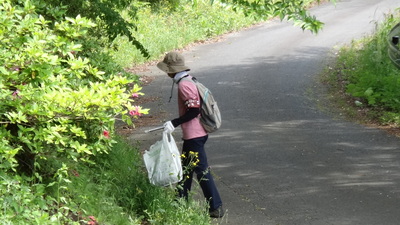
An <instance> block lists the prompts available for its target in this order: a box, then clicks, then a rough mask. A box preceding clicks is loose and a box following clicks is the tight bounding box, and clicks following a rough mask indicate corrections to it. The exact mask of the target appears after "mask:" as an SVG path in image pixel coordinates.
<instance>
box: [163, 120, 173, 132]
mask: <svg viewBox="0 0 400 225" xmlns="http://www.w3.org/2000/svg"><path fill="white" fill-rule="evenodd" d="M174 130H175V127H174V125H172V123H171V121H168V122H166V123H164V131H165V132H167V133H168V134H170V133H172V132H174Z"/></svg>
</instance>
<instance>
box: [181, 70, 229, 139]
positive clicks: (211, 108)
mask: <svg viewBox="0 0 400 225" xmlns="http://www.w3.org/2000/svg"><path fill="white" fill-rule="evenodd" d="M187 80H190V81H192V82H193V83H195V84H196V87H197V90H198V91H199V94H200V97H201V108H200V115H201V117H200V123H201V125H202V126H203V127H204V129H205V130H206V131H207V133H212V132H214V131H216V130H218V129H219V128H220V127H221V113H220V112H219V108H218V105H217V101H215V99H214V96H213V95H212V93H211V91H210V90H209V89H208V88H206V87H205V86H204V85H203V84H202V83H200V82H199V81H197V79H196V78H195V77H193V78H192V79H190V78H187Z"/></svg>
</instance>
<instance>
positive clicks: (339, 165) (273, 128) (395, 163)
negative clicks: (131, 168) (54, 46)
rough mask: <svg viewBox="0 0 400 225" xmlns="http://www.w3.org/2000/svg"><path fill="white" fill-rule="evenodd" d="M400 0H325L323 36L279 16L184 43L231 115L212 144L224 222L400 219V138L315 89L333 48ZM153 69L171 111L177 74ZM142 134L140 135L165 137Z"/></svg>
mask: <svg viewBox="0 0 400 225" xmlns="http://www.w3.org/2000/svg"><path fill="white" fill-rule="evenodd" d="M398 7H400V1H399V0H343V1H338V3H337V5H336V6H334V5H333V4H330V3H326V4H322V5H320V6H318V7H316V8H314V9H313V10H312V11H311V13H312V14H314V15H316V16H317V17H318V18H319V19H320V20H322V21H323V22H324V23H325V27H324V29H323V30H322V31H321V32H320V33H319V34H318V35H313V34H310V32H308V31H305V32H303V31H302V30H301V29H300V28H297V27H293V26H292V25H291V24H289V23H286V22H280V21H271V22H269V23H266V24H263V25H260V26H256V27H254V28H251V29H248V30H245V31H243V32H240V33H233V34H230V35H227V36H226V37H225V39H224V40H223V41H221V42H217V43H211V44H205V45H200V46H196V47H193V48H192V49H190V50H188V51H186V52H184V55H185V57H186V59H187V64H188V65H189V66H190V67H191V68H192V75H194V76H196V77H197V78H198V79H199V80H200V81H201V82H202V83H204V84H205V85H206V86H208V87H209V88H210V89H211V90H212V91H213V94H214V95H215V96H216V99H217V100H218V103H219V106H220V109H221V113H222V116H223V125H222V128H221V130H220V131H218V132H216V133H214V134H211V135H210V139H209V141H208V145H206V148H207V152H208V157H209V161H210V162H209V163H210V165H211V166H212V168H213V173H214V174H215V177H216V180H217V185H218V187H219V190H220V192H221V196H222V199H223V201H224V207H225V209H226V210H227V213H226V216H225V218H223V219H220V220H215V221H214V222H215V223H219V224H238V225H239V224H240V225H241V224H255V225H256V224H272V225H278V224H279V225H295V224H301V225H303V224H313V225H314V224H315V225H325V224H334V225H337V224H340V225H347V224H348V225H356V224H359V225H391V224H393V225H395V224H400V186H399V184H400V155H399V153H400V142H399V139H398V138H396V137H394V136H390V135H389V134H387V133H385V132H383V131H381V130H377V129H373V128H368V127H364V126H361V125H358V124H354V123H350V122H347V121H345V120H342V119H337V118H335V116H334V115H329V114H327V113H324V112H322V111H321V110H319V108H318V106H317V105H318V101H323V99H324V96H323V95H322V94H318V93H320V92H319V91H315V90H316V89H318V88H317V86H316V85H317V83H316V82H315V78H317V77H318V74H319V73H320V72H321V71H322V70H323V69H324V67H325V65H326V63H327V61H328V60H329V58H330V57H332V49H334V48H335V47H336V46H340V45H342V44H344V43H348V42H350V41H351V40H352V39H356V38H360V37H362V36H364V35H366V34H368V33H371V32H372V31H373V29H374V27H375V23H376V22H377V21H380V20H382V19H383V17H384V14H385V13H388V12H390V11H393V10H394V9H395V8H398ZM149 69H150V70H149V71H148V72H146V73H143V75H151V76H154V77H155V80H154V81H153V82H152V83H151V85H149V86H146V87H144V92H145V93H146V95H147V96H162V98H161V99H160V100H159V101H157V102H155V103H154V102H153V105H151V106H150V107H152V113H154V114H157V113H159V112H164V111H165V112H167V115H166V117H167V119H172V118H174V116H176V115H177V109H176V90H175V91H174V98H173V101H172V102H171V103H169V104H168V103H167V100H168V97H169V93H170V88H171V80H170V79H169V78H168V77H166V75H164V74H162V72H161V71H158V70H157V69H156V68H155V67H154V66H153V67H151V68H149ZM310 96H311V97H310ZM160 123H161V122H160ZM154 133H156V132H154ZM175 135H176V136H177V137H179V135H180V131H176V132H175ZM139 136H140V135H136V136H135V135H133V137H132V138H134V139H139V140H143V141H145V139H146V140H147V141H150V140H149V139H151V141H152V140H155V139H158V138H159V137H160V136H159V134H147V136H146V137H143V136H140V137H139ZM141 138H142V139H141ZM177 139H179V138H177ZM143 143H146V142H143ZM148 143H150V142H148ZM148 143H147V144H148Z"/></svg>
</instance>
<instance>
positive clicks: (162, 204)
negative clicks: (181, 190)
mask: <svg viewBox="0 0 400 225" xmlns="http://www.w3.org/2000/svg"><path fill="white" fill-rule="evenodd" d="M76 172H77V173H78V174H79V176H73V177H72V178H71V181H72V183H71V184H70V185H69V190H70V192H68V194H70V195H71V198H72V201H73V202H74V203H75V204H78V205H79V207H78V208H79V209H80V210H82V211H81V212H80V214H81V215H86V216H82V219H84V218H85V219H86V220H87V218H88V216H94V217H95V218H96V219H97V220H98V221H99V222H100V224H141V223H142V221H148V222H150V224H209V222H210V218H209V216H208V211H207V207H206V202H203V201H190V202H188V203H186V202H184V201H176V197H175V190H174V188H171V187H166V188H164V187H157V186H154V185H151V184H150V183H149V181H148V178H147V173H146V171H145V167H144V165H143V163H142V155H141V153H140V152H139V151H138V150H137V149H135V148H134V147H132V146H130V145H129V144H128V143H127V142H125V141H124V140H123V139H122V138H121V139H119V140H118V143H117V144H116V145H115V146H114V147H113V150H112V151H111V152H110V153H109V154H107V155H103V156H102V157H100V158H97V159H96V164H94V165H92V166H90V167H86V166H81V167H79V168H78V169H77V170H76Z"/></svg>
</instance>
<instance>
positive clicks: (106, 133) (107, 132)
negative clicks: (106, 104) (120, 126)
mask: <svg viewBox="0 0 400 225" xmlns="http://www.w3.org/2000/svg"><path fill="white" fill-rule="evenodd" d="M103 136H104V137H105V138H110V132H109V131H108V130H105V131H103Z"/></svg>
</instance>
